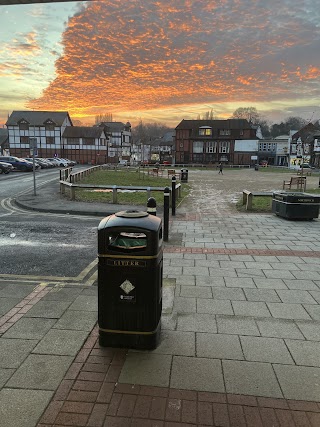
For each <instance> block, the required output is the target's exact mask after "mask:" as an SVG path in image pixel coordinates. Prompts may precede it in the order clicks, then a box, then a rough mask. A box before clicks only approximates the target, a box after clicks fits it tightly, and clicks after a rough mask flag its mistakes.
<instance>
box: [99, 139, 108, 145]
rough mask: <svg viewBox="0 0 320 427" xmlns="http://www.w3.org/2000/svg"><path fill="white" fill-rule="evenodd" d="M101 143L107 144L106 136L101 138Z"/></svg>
mask: <svg viewBox="0 0 320 427" xmlns="http://www.w3.org/2000/svg"><path fill="white" fill-rule="evenodd" d="M99 145H107V140H106V139H104V138H101V139H99Z"/></svg>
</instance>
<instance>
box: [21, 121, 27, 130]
mask: <svg viewBox="0 0 320 427" xmlns="http://www.w3.org/2000/svg"><path fill="white" fill-rule="evenodd" d="M19 130H29V123H28V122H24V121H23V122H20V123H19Z"/></svg>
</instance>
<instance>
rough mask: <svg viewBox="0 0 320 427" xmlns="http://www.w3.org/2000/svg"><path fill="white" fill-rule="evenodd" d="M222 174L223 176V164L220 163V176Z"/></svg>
mask: <svg viewBox="0 0 320 427" xmlns="http://www.w3.org/2000/svg"><path fill="white" fill-rule="evenodd" d="M220 173H221V175H223V165H222V163H221V162H220V163H219V174H220Z"/></svg>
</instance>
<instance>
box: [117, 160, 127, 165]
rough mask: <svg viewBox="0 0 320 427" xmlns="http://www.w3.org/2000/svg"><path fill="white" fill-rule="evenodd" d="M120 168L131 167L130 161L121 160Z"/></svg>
mask: <svg viewBox="0 0 320 427" xmlns="http://www.w3.org/2000/svg"><path fill="white" fill-rule="evenodd" d="M119 166H129V162H128V160H119Z"/></svg>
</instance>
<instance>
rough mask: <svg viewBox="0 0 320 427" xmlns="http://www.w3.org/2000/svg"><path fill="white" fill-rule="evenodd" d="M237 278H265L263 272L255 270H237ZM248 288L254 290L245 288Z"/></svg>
mask: <svg viewBox="0 0 320 427" xmlns="http://www.w3.org/2000/svg"><path fill="white" fill-rule="evenodd" d="M236 272H237V276H238V277H240V278H242V277H243V278H246V277H248V278H252V279H254V278H256V277H266V276H265V274H264V272H263V270H256V269H254V268H250V269H249V268H237V270H236ZM247 287H249V288H254V286H247Z"/></svg>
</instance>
